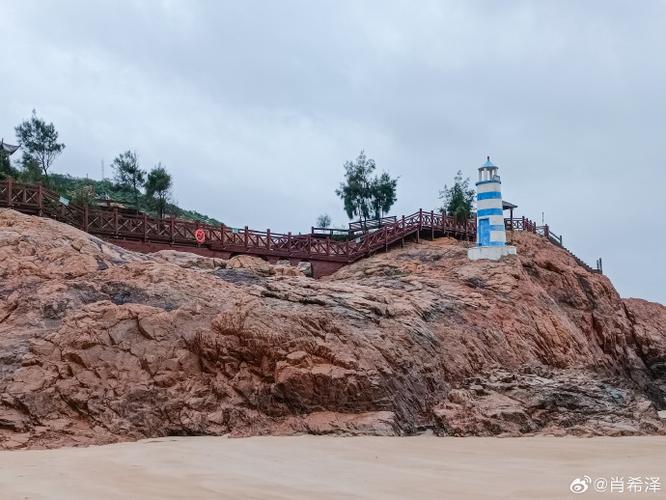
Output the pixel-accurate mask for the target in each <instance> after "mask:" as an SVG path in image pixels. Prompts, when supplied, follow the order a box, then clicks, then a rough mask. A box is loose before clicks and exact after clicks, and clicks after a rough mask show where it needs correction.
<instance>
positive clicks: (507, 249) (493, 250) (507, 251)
mask: <svg viewBox="0 0 666 500" xmlns="http://www.w3.org/2000/svg"><path fill="white" fill-rule="evenodd" d="M516 253H517V251H516V247H512V246H503V247H472V248H468V249H467V258H468V259H469V260H481V259H486V260H500V259H501V258H502V257H504V256H505V255H516Z"/></svg>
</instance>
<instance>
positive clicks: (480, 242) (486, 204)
mask: <svg viewBox="0 0 666 500" xmlns="http://www.w3.org/2000/svg"><path fill="white" fill-rule="evenodd" d="M515 253H516V248H515V247H512V246H507V244H506V230H505V228H504V210H503V209H502V181H501V180H500V176H499V175H497V166H496V165H494V164H493V162H491V161H490V156H488V157H487V159H486V162H485V163H484V164H483V165H481V167H479V181H478V182H477V183H476V247H474V248H470V249H469V251H468V253H467V254H468V257H469V258H470V259H471V260H478V259H492V260H498V259H500V258H501V257H502V256H503V255H515Z"/></svg>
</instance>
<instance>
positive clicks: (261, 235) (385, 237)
mask: <svg viewBox="0 0 666 500" xmlns="http://www.w3.org/2000/svg"><path fill="white" fill-rule="evenodd" d="M0 207H7V208H12V209H14V210H18V211H20V212H23V213H27V214H32V215H38V216H42V217H50V218H52V219H55V220H58V221H61V222H65V223H67V224H70V225H72V226H74V227H76V228H78V229H81V230H83V231H86V232H88V233H90V234H93V235H95V236H98V237H100V238H103V239H105V240H108V241H110V242H112V243H114V244H117V245H119V246H122V247H125V248H128V249H131V250H136V251H139V252H153V251H158V250H163V249H174V250H180V251H189V252H194V253H198V254H201V255H206V256H218V257H221V258H229V257H231V256H233V255H239V254H250V255H256V256H260V257H262V258H265V259H267V260H269V261H271V262H275V261H277V260H281V259H287V260H290V261H291V262H294V263H295V262H298V261H308V262H311V263H312V267H313V274H314V276H315V277H319V276H323V275H326V274H330V273H332V272H334V271H335V270H337V269H339V268H340V267H342V266H344V265H346V264H349V263H351V262H354V261H356V260H358V259H361V258H363V257H367V256H369V255H371V254H373V253H374V252H377V251H380V250H387V249H388V248H389V247H390V246H391V245H394V244H396V243H404V241H405V240H406V239H408V238H412V239H417V240H418V239H419V238H421V237H428V238H430V239H434V238H435V237H441V236H450V237H453V238H457V239H460V240H465V241H474V240H475V239H476V220H475V219H470V220H468V221H465V222H463V223H458V222H456V221H455V219H454V218H453V217H449V216H446V215H442V214H439V213H435V212H434V211H430V212H426V211H423V210H419V211H418V212H415V213H413V214H411V215H407V216H402V217H385V218H383V219H380V220H378V221H367V222H354V223H351V224H350V225H349V229H348V230H346V231H345V230H331V229H321V228H312V230H311V232H310V234H305V235H303V234H292V233H286V234H285V233H275V232H272V231H271V230H270V229H268V230H266V231H257V230H253V229H249V228H248V227H247V226H246V227H245V228H243V229H236V228H231V227H228V226H225V225H220V226H215V225H210V224H202V223H197V222H192V221H187V220H181V219H176V218H165V219H158V218H153V217H149V216H147V215H146V214H138V215H137V214H128V213H124V212H123V211H120V210H118V209H114V208H101V207H94V208H93V207H87V206H79V205H76V204H73V203H69V202H68V201H67V200H66V199H64V198H62V197H60V196H59V195H58V194H57V193H54V192H52V191H50V190H48V189H46V188H44V187H43V186H41V185H40V184H22V183H17V182H14V181H12V180H11V179H9V180H3V181H0ZM544 227H545V228H546V229H545V233H543V231H542V234H544V236H546V237H547V238H548V239H549V241H552V242H554V243H555V241H554V240H553V238H552V237H549V234H550V233H549V231H548V227H547V226H544ZM507 228H511V229H519V230H525V231H531V232H535V233H536V232H538V229H539V228H538V227H537V225H536V224H535V223H534V222H532V221H530V220H529V219H526V218H524V217H523V218H521V219H513V220H512V219H507ZM197 237H198V238H197ZM560 246H561V238H560ZM587 267H589V266H587ZM590 270H592V269H591V268H590Z"/></svg>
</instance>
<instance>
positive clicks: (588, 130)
mask: <svg viewBox="0 0 666 500" xmlns="http://www.w3.org/2000/svg"><path fill="white" fill-rule="evenodd" d="M665 5H666V4H664V3H663V2H658V1H644V2H640V3H637V2H619V1H609V0H604V1H589V2H573V1H571V2H564V1H557V2H555V1H552V2H548V1H546V2H521V1H512V2H491V1H487V2H485V1H462V0H461V1H447V2H434V1H433V2H427V1H424V2H418V3H414V2H371V1H367V2H357V1H348V2H342V1H336V2H332V1H331V2H304V1H303V2H288V1H281V2H252V1H245V2H213V1H209V2H194V1H180V2H177V1H162V2H156V1H135V2H116V1H108V2H99V1H98V2H84V1H77V2H74V1H70V2H66V1H61V2H57V3H56V2H43V1H26V0H21V1H19V0H15V1H12V0H10V1H8V2H3V30H2V32H0V44H1V46H2V47H3V49H4V54H5V61H4V64H3V66H2V69H1V70H0V71H1V78H0V89H2V99H0V135H4V136H5V137H11V136H12V132H13V127H14V126H15V125H16V123H18V122H19V121H20V120H22V119H24V118H26V117H27V116H29V113H30V111H31V110H32V108H37V110H38V112H39V114H40V115H42V116H44V117H45V118H47V119H48V120H52V121H53V122H54V123H55V124H56V126H57V127H58V129H59V130H60V133H61V137H62V139H63V140H64V142H65V143H66V144H67V149H66V150H65V153H64V154H63V156H62V157H61V158H60V159H59V160H58V162H57V165H56V167H55V168H56V169H57V170H59V171H64V172H69V173H71V174H75V175H85V174H88V175H90V176H91V177H99V176H100V161H101V160H105V162H106V164H107V169H108V164H109V163H110V162H111V160H112V159H113V157H114V156H115V155H116V154H117V153H119V152H120V151H122V150H124V149H127V148H128V147H131V148H135V149H136V150H137V151H138V152H139V155H140V159H141V160H142V162H143V164H144V165H145V166H148V167H149V166H151V165H153V164H155V163H157V162H158V161H162V162H163V163H165V164H166V166H167V168H168V169H170V170H171V171H172V173H173V174H174V177H175V181H176V189H175V195H176V198H177V199H178V201H179V202H180V203H181V204H182V205H184V206H187V207H190V208H195V209H197V210H199V211H201V212H205V213H209V214H211V215H214V216H216V217H218V218H220V219H222V220H224V221H225V222H226V223H229V224H231V225H237V226H242V225H245V224H248V225H250V226H252V227H256V228H265V227H271V228H273V229H274V230H278V231H279V230H284V231H286V230H293V231H298V230H303V231H305V230H307V229H308V228H309V226H310V225H311V224H312V223H313V222H314V219H315V217H316V216H317V215H318V214H319V213H321V212H329V213H330V214H331V215H332V216H333V219H334V222H336V223H339V224H342V223H344V222H346V221H345V216H344V213H343V211H342V209H341V204H340V203H339V201H338V200H337V199H336V198H335V195H334V193H333V190H334V188H335V187H336V185H337V183H338V182H339V180H340V178H341V173H342V163H343V162H344V161H345V160H347V159H351V158H353V157H355V156H356V154H357V153H358V151H359V150H360V149H361V148H365V149H366V151H367V152H368V154H369V155H370V156H372V157H373V158H375V160H376V161H377V163H378V165H379V167H380V168H382V169H387V170H389V171H390V172H391V173H392V174H394V175H400V177H401V179H400V185H399V202H398V204H397V206H396V208H395V212H397V213H409V212H412V211H414V210H416V209H418V208H419V207H423V208H426V209H430V208H433V207H434V206H435V205H436V203H437V192H438V189H439V188H440V187H441V186H443V185H444V184H445V183H450V181H451V178H452V177H453V175H454V173H455V171H456V170H458V169H461V170H463V172H465V173H466V174H467V175H469V176H471V177H472V178H474V176H475V174H476V168H477V166H478V165H479V164H480V163H481V162H482V160H483V158H484V156H485V155H486V154H491V155H492V156H493V158H494V159H495V160H496V162H497V163H498V164H499V165H500V167H501V174H502V176H503V180H504V191H505V197H506V198H507V199H510V200H512V201H514V202H515V203H517V204H518V205H519V206H520V209H519V211H520V212H521V213H525V214H526V215H528V216H530V217H532V218H534V219H538V218H540V217H541V213H542V212H544V213H545V217H546V221H547V222H549V223H550V225H551V226H552V227H553V228H554V229H555V230H556V231H558V232H563V233H564V237H565V242H566V243H567V244H568V246H569V247H570V248H572V249H573V250H574V251H575V252H576V253H578V254H579V255H580V256H581V257H583V258H584V259H585V260H587V261H588V262H593V261H594V259H596V257H598V256H602V257H603V258H604V262H605V267H606V270H607V273H608V274H609V276H610V277H611V278H612V279H613V281H614V283H615V284H616V286H617V287H618V289H619V291H620V292H621V293H622V294H623V295H625V296H643V297H646V298H649V299H653V300H658V301H660V302H662V303H664V302H666V291H665V290H664V286H663V283H664V282H666V271H665V270H664V266H663V265H662V264H661V260H663V255H664V251H663V248H664V246H665V245H666V236H665V234H666V224H665V223H664V222H663V217H661V216H657V217H655V215H656V214H660V213H661V212H663V211H664V209H665V206H664V201H663V195H662V190H663V185H664V183H665V181H666V179H665V177H666V176H665V175H664V171H665V170H664V160H663V152H662V151H661V147H660V146H661V138H662V136H663V132H664V130H663V129H664V126H663V125H662V122H663V114H664V105H663V103H664V102H665V100H664V98H665V97H666V95H665V94H666V86H664V84H663V82H664V79H665V77H666V62H665V60H664V58H663V57H661V54H662V52H663V51H664V49H665V48H666V40H665V39H664V36H663V26H664V21H665V20H666V19H665V18H666V7H665Z"/></svg>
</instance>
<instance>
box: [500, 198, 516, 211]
mask: <svg viewBox="0 0 666 500" xmlns="http://www.w3.org/2000/svg"><path fill="white" fill-rule="evenodd" d="M512 208H518V205H514V204H513V203H511V202H510V201H504V200H502V210H510V209H512Z"/></svg>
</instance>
